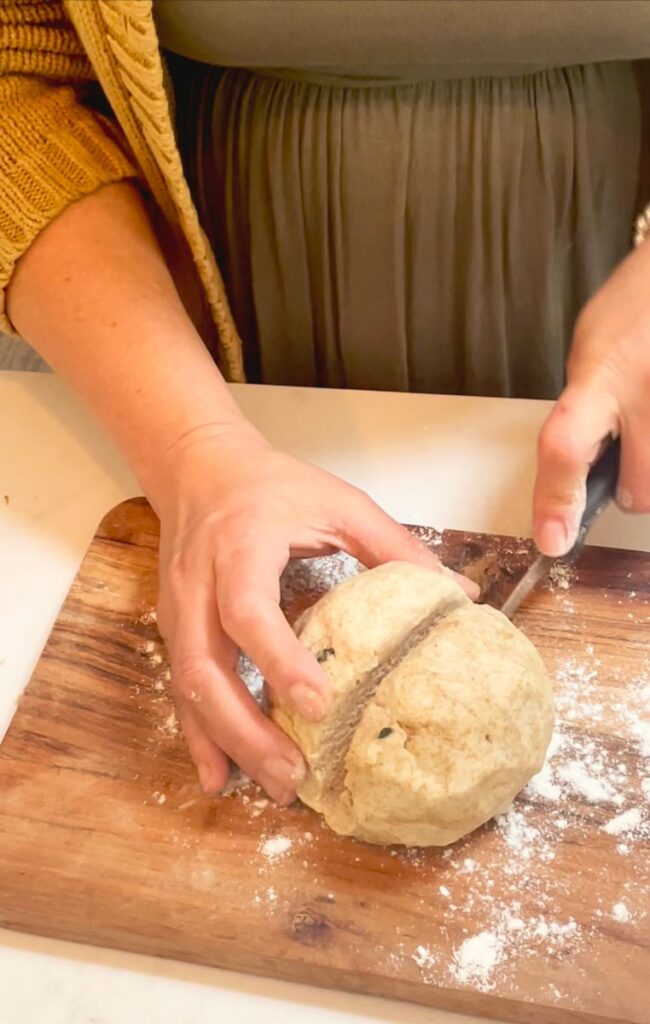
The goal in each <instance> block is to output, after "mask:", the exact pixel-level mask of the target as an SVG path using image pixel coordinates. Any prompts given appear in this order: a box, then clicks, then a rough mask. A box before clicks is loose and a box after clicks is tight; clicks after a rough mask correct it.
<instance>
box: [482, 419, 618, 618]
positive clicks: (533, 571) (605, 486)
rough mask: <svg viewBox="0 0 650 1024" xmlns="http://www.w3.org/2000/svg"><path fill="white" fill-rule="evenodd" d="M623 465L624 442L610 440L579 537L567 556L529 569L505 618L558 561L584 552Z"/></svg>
mask: <svg viewBox="0 0 650 1024" xmlns="http://www.w3.org/2000/svg"><path fill="white" fill-rule="evenodd" d="M620 462H621V442H620V439H619V438H616V439H615V440H614V439H610V440H609V442H608V443H606V445H605V448H604V450H603V452H602V453H601V455H600V456H599V458H598V459H596V461H595V462H594V464H593V465H592V467H591V469H590V470H589V475H588V476H587V484H586V500H585V510H584V512H583V514H582V519H581V520H580V528H579V530H578V538H577V540H576V542H575V544H574V545H573V547H572V548H571V550H570V551H569V553H568V554H566V555H563V556H562V558H561V559H558V558H551V557H550V556H548V555H538V556H537V558H536V559H535V561H534V562H533V563H532V565H531V566H530V567H529V568H528V569H527V570H526V572H525V573H524V575H523V576H522V578H521V579H520V581H519V583H517V585H516V587H515V588H514V590H513V591H512V593H511V594H510V595H509V597H507V598H506V600H505V602H504V604H503V605H502V607H501V611H502V612H503V614H504V615H507V617H508V618H509V619H511V618H512V616H513V615H514V614H515V612H516V611H517V609H518V608H519V606H520V604H521V603H522V601H524V600H525V599H526V598H527V597H528V595H529V594H530V592H531V590H533V588H534V587H536V586H537V584H538V583H539V582H540V581H541V580H542V579H544V577H545V576H546V575H547V574H548V571H549V569H550V568H551V567H552V566H553V565H554V564H555V563H556V562H558V561H561V562H565V563H566V562H568V563H571V562H575V560H576V559H577V558H578V556H579V554H580V552H581V551H582V549H583V547H584V545H585V540H586V538H587V534H588V533H589V530H590V529H591V527H592V525H593V523H594V520H595V519H596V518H597V516H599V515H600V513H601V512H602V511H603V509H604V508H606V507H607V505H608V504H609V502H610V501H611V499H612V498H613V497H614V495H615V494H616V485H617V483H618V474H619V469H620Z"/></svg>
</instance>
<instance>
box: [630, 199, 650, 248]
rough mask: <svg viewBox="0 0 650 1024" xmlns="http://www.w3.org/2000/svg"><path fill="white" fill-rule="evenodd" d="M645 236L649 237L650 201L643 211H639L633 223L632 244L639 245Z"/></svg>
mask: <svg viewBox="0 0 650 1024" xmlns="http://www.w3.org/2000/svg"><path fill="white" fill-rule="evenodd" d="M646 238H650V203H649V204H648V205H647V206H646V208H645V210H644V211H643V213H640V214H639V216H638V217H637V219H636V222H635V224H634V244H635V246H638V245H641V243H642V242H645V240H646Z"/></svg>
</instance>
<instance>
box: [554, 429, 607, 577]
mask: <svg viewBox="0 0 650 1024" xmlns="http://www.w3.org/2000/svg"><path fill="white" fill-rule="evenodd" d="M620 465H621V441H620V438H618V437H617V438H611V439H610V440H609V441H608V442H606V445H605V448H604V450H603V452H602V453H601V455H600V456H599V458H597V459H596V461H595V462H594V464H593V466H592V467H591V469H590V470H589V475H588V476H587V487H586V501H585V510H584V512H583V513H582V519H581V520H580V528H579V530H578V538H577V540H576V542H575V544H574V545H573V547H572V548H571V550H570V551H569V553H568V555H566V556H565V558H564V559H563V561H567V562H572V561H574V560H575V559H576V558H577V557H578V555H579V554H580V552H581V551H582V549H583V547H584V544H585V540H586V538H587V534H588V533H589V530H590V529H591V526H592V524H593V521H594V519H595V518H596V516H597V515H598V514H599V513H600V512H602V510H603V509H604V508H605V506H606V505H607V504H608V503H609V502H610V501H611V500H612V498H613V497H614V496H615V494H616V487H617V484H618V474H619V471H620Z"/></svg>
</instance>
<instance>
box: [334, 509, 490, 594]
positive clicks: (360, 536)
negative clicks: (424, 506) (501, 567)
mask: <svg viewBox="0 0 650 1024" xmlns="http://www.w3.org/2000/svg"><path fill="white" fill-rule="evenodd" d="M341 543H342V545H343V547H344V550H345V551H347V552H348V554H350V555H353V556H354V557H355V558H358V559H359V561H360V562H361V563H362V564H363V565H365V566H367V567H368V568H369V569H372V568H373V567H374V566H376V565H382V564H384V563H385V562H393V561H396V562H413V563H414V564H415V565H421V566H423V567H424V568H425V569H432V570H433V571H434V572H442V573H445V574H448V575H451V576H453V577H454V579H455V580H456V582H457V583H459V584H460V586H461V587H462V588H463V590H465V592H466V593H467V595H468V597H471V598H472V600H475V599H476V598H477V597H478V596H479V594H480V587H479V586H477V584H476V583H474V582H473V581H472V580H468V579H467V578H466V577H465V576H461V575H460V574H459V573H456V572H452V571H451V570H450V569H447V568H446V567H445V566H444V565H442V563H441V561H440V559H439V558H437V557H436V555H434V553H433V552H432V551H431V550H430V549H429V548H428V547H427V546H426V544H423V543H422V541H421V540H419V539H418V538H417V537H416V536H415V535H414V534H412V533H411V532H410V530H407V529H406V527H405V526H401V525H400V524H399V523H397V522H396V521H395V520H394V519H392V518H391V517H390V516H389V515H387V513H386V512H384V511H383V509H381V508H380V507H379V505H377V504H376V503H375V502H374V501H373V500H372V499H371V498H369V497H368V496H367V495H366V494H362V493H359V495H358V496H355V500H354V501H353V502H352V503H350V505H349V507H347V508H346V510H345V526H344V533H343V536H342V537H341Z"/></svg>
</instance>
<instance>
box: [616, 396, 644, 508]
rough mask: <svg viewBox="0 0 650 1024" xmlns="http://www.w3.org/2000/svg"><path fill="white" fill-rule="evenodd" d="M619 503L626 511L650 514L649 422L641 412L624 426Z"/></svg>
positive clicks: (617, 498) (617, 496)
mask: <svg viewBox="0 0 650 1024" xmlns="http://www.w3.org/2000/svg"><path fill="white" fill-rule="evenodd" d="M621 441H622V444H621V471H620V475H619V480H618V491H617V495H616V500H617V501H618V504H619V505H620V506H621V508H622V509H624V511H626V512H650V423H648V421H647V419H645V420H644V418H643V414H642V413H641V412H639V413H637V414H636V415H634V416H632V417H630V419H629V420H628V421H627V422H625V423H624V424H623V429H622V437H621Z"/></svg>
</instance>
